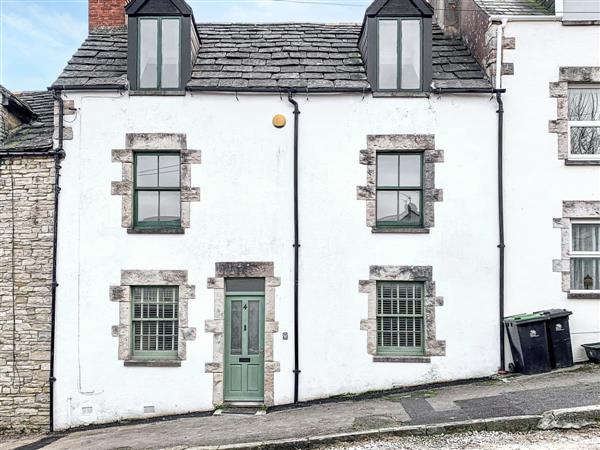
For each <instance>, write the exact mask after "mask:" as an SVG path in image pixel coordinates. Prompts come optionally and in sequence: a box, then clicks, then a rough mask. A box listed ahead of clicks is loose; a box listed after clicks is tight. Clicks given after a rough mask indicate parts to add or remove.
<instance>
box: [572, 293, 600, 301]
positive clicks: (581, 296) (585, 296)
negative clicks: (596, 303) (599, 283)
mask: <svg viewBox="0 0 600 450" xmlns="http://www.w3.org/2000/svg"><path fill="white" fill-rule="evenodd" d="M567 298H568V299H571V300H600V292H569V293H568V294H567Z"/></svg>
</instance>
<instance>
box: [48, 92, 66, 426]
mask: <svg viewBox="0 0 600 450" xmlns="http://www.w3.org/2000/svg"><path fill="white" fill-rule="evenodd" d="M54 98H55V99H56V100H57V101H58V148H57V149H55V151H54V152H53V153H54V227H53V228H54V231H53V246H52V308H51V315H52V319H51V330H50V379H49V382H50V416H49V421H50V433H52V432H53V431H54V382H55V381H56V378H55V377H54V349H55V332H56V288H57V287H58V283H57V279H56V263H57V254H58V199H59V194H60V168H61V166H60V161H61V159H62V158H63V157H64V149H63V144H64V136H63V127H64V112H65V109H64V107H65V105H64V102H63V99H62V94H61V92H60V91H54Z"/></svg>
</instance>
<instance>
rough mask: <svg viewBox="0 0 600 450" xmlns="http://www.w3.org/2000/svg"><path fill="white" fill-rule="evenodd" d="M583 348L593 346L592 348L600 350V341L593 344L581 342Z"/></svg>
mask: <svg viewBox="0 0 600 450" xmlns="http://www.w3.org/2000/svg"><path fill="white" fill-rule="evenodd" d="M581 346H582V347H583V348H591V349H592V350H600V342H594V343H593V344H581Z"/></svg>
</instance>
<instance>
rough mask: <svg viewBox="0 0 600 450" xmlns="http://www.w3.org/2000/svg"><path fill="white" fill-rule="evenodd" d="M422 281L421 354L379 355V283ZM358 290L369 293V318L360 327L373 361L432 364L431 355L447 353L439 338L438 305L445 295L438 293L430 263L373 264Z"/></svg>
mask: <svg viewBox="0 0 600 450" xmlns="http://www.w3.org/2000/svg"><path fill="white" fill-rule="evenodd" d="M378 281H421V282H423V283H424V284H425V297H424V303H425V312H424V317H423V320H424V322H425V345H424V353H423V355H419V356H403V355H397V356H396V355H378V354H377V282H378ZM358 291H359V293H361V294H368V295H369V297H368V301H369V304H368V311H369V312H368V318H367V319H362V320H361V321H360V329H361V330H363V331H366V332H367V353H368V354H369V355H372V356H373V362H401V363H430V362H431V357H432V356H446V341H438V340H437V339H436V329H435V307H436V306H443V305H444V298H443V297H436V295H435V281H433V268H432V267H431V266H370V268H369V279H368V280H360V281H359V282H358Z"/></svg>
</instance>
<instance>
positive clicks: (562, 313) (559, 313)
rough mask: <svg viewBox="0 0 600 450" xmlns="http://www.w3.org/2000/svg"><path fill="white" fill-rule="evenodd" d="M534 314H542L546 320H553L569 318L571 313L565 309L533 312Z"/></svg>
mask: <svg viewBox="0 0 600 450" xmlns="http://www.w3.org/2000/svg"><path fill="white" fill-rule="evenodd" d="M534 314H543V315H544V316H545V317H546V318H547V319H555V318H558V317H567V316H570V315H571V314H573V312H572V311H567V310H566V309H543V310H542V311H535V312H534Z"/></svg>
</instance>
